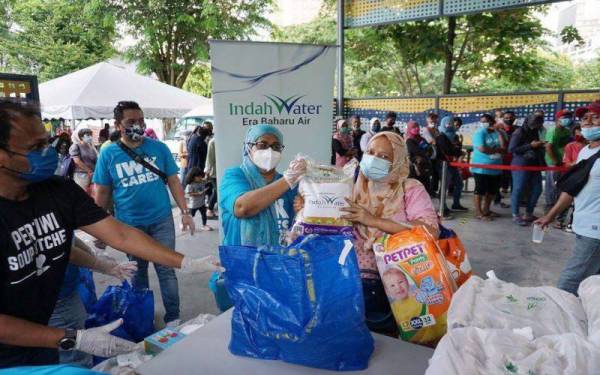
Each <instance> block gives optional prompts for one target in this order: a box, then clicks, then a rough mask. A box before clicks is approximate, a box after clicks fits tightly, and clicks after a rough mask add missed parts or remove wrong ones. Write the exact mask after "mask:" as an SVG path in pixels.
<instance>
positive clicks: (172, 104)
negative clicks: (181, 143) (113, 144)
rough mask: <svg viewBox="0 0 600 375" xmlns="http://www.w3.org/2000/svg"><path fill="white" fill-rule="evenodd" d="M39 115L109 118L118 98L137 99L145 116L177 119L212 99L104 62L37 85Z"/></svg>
mask: <svg viewBox="0 0 600 375" xmlns="http://www.w3.org/2000/svg"><path fill="white" fill-rule="evenodd" d="M39 89H40V102H41V105H42V117H44V118H60V117H62V118H64V119H67V120H81V119H88V118H96V119H111V118H113V109H114V107H115V105H116V104H117V103H118V102H119V101H121V100H133V101H136V102H138V104H139V105H140V107H142V109H143V111H144V116H145V117H146V118H179V117H182V116H183V115H184V114H185V113H187V112H189V111H190V110H191V109H193V108H196V107H198V106H208V105H210V107H211V113H212V100H210V99H207V98H205V97H203V96H200V95H195V94H192V93H189V92H187V91H184V90H181V89H178V88H177V87H174V86H170V85H167V84H165V83H162V82H159V81H156V80H154V79H152V78H148V77H145V76H142V75H139V74H136V73H133V72H131V71H128V70H126V69H124V68H122V67H118V66H115V65H112V64H109V63H106V62H101V63H98V64H96V65H92V66H90V67H87V68H85V69H82V70H79V71H77V72H74V73H70V74H67V75H65V76H62V77H59V78H56V79H53V80H51V81H48V82H44V83H42V84H41V85H40V88H39Z"/></svg>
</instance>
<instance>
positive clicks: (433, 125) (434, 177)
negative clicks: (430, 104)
mask: <svg viewBox="0 0 600 375" xmlns="http://www.w3.org/2000/svg"><path fill="white" fill-rule="evenodd" d="M439 118H440V117H439V116H438V114H437V113H433V112H430V113H429V114H428V115H427V126H426V127H425V128H423V138H425V140H426V141H427V143H429V144H430V145H432V146H433V149H434V150H435V151H436V154H434V155H433V158H432V159H431V164H432V166H433V168H432V170H431V186H430V187H429V192H431V194H432V195H431V196H432V197H437V196H438V195H439V193H438V188H439V185H440V174H439V172H440V168H441V167H440V166H439V162H438V161H437V146H436V139H437V137H438V136H439V135H440V132H439V131H438V123H439Z"/></svg>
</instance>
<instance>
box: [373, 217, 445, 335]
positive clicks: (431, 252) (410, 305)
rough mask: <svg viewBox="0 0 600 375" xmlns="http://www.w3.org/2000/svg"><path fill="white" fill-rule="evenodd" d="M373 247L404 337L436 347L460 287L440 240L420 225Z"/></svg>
mask: <svg viewBox="0 0 600 375" xmlns="http://www.w3.org/2000/svg"><path fill="white" fill-rule="evenodd" d="M373 250H374V252H375V257H376V259H377V268H378V270H379V274H380V275H381V281H382V282H383V286H384V288H385V291H386V294H387V297H388V299H389V301H390V304H391V308H392V313H393V314H394V318H395V320H396V323H397V324H398V329H399V331H400V338H401V339H402V340H404V341H408V342H412V343H415V344H420V345H426V346H432V347H433V346H435V345H436V344H437V342H438V341H439V340H440V339H441V338H442V336H444V334H445V333H446V327H447V324H446V314H447V311H448V307H449V306H450V300H451V298H452V295H453V294H454V292H455V290H456V284H455V283H454V279H453V278H452V275H451V274H450V272H449V271H448V268H447V266H446V260H445V259H444V256H443V254H442V253H441V251H440V249H439V248H438V246H437V241H436V240H435V239H434V238H433V237H432V236H431V234H429V232H428V231H427V230H426V229H425V228H424V227H421V226H416V227H414V228H412V229H409V230H405V231H402V232H400V233H397V234H395V235H393V236H385V237H383V239H382V240H380V241H378V242H377V243H376V244H375V245H374V246H373Z"/></svg>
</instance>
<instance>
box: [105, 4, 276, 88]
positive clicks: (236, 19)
mask: <svg viewBox="0 0 600 375" xmlns="http://www.w3.org/2000/svg"><path fill="white" fill-rule="evenodd" d="M111 2H112V4H113V5H115V6H116V7H117V8H118V9H119V12H118V13H119V17H120V19H121V20H122V21H123V22H124V23H125V24H126V25H127V31H128V33H129V34H131V36H133V37H134V38H135V39H136V43H135V45H134V46H132V47H131V48H129V50H128V51H127V56H128V57H129V58H130V59H135V60H137V61H139V65H138V69H139V70H141V71H142V72H144V73H150V72H153V73H155V74H156V75H157V77H158V79H159V80H160V81H162V82H165V83H168V84H170V85H173V86H176V87H183V85H184V83H185V82H186V79H187V77H188V75H189V74H190V71H191V70H192V68H194V66H195V65H196V63H197V62H200V61H206V60H208V40H209V39H245V38H247V37H249V36H251V35H253V34H255V33H256V31H257V29H258V28H260V27H263V28H267V29H268V28H269V27H270V22H269V21H268V20H267V19H266V18H265V14H266V13H267V12H268V10H269V9H270V7H271V6H272V0H111Z"/></svg>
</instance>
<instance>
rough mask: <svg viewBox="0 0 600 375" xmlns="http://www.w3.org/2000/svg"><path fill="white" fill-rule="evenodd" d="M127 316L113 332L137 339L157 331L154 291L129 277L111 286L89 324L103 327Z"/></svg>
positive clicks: (97, 306) (134, 340) (128, 338)
mask: <svg viewBox="0 0 600 375" xmlns="http://www.w3.org/2000/svg"><path fill="white" fill-rule="evenodd" d="M120 318H123V325H122V326H120V327H119V328H117V329H116V330H114V331H113V332H112V334H113V335H115V336H118V337H121V338H124V339H126V340H130V341H133V342H139V341H142V340H143V339H144V338H145V337H146V336H149V335H151V334H152V333H154V331H155V330H154V294H153V293H152V291H151V290H150V289H134V288H133V287H132V286H131V285H129V283H128V282H127V281H124V282H123V285H121V286H118V285H112V286H109V287H108V288H107V289H106V291H105V292H104V294H103V295H102V296H101V297H100V298H99V299H98V302H97V303H96V305H95V306H94V308H93V310H92V314H91V315H90V317H89V318H87V320H86V321H85V327H86V328H92V327H100V326H103V325H105V324H108V323H111V322H114V321H115V320H117V319H120Z"/></svg>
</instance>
